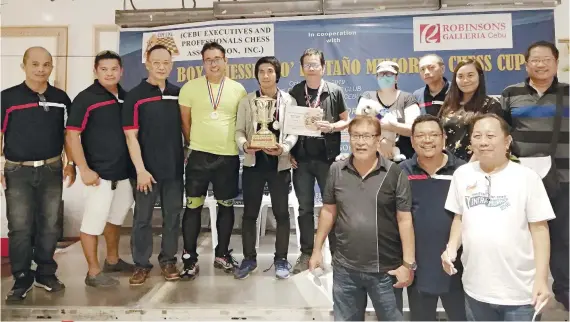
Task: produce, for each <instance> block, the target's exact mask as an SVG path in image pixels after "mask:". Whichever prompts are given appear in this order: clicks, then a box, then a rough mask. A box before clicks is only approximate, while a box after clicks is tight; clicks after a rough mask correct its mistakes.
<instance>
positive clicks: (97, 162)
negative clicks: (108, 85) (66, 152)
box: [67, 80, 133, 181]
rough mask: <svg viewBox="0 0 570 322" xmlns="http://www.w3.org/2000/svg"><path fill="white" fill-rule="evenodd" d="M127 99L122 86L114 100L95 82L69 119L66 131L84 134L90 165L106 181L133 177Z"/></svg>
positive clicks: (77, 100) (78, 98)
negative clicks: (125, 126) (126, 126)
mask: <svg viewBox="0 0 570 322" xmlns="http://www.w3.org/2000/svg"><path fill="white" fill-rule="evenodd" d="M124 98H125V91H124V90H123V89H122V88H121V87H120V86H119V93H118V97H115V95H114V94H112V93H111V92H109V91H108V90H106V89H105V88H104V87H103V86H102V85H101V84H100V83H99V81H97V80H95V82H94V83H93V84H92V85H91V86H89V87H87V88H86V89H85V90H83V91H82V92H80V93H79V94H77V96H76V97H75V99H74V100H73V103H72V105H71V109H70V112H69V117H68V118H67V130H68V131H78V132H81V144H82V146H83V152H84V154H85V159H86V161H87V165H88V166H89V168H90V169H91V170H93V171H95V172H97V174H98V175H99V176H100V177H101V178H102V179H105V180H111V181H115V180H124V179H127V178H129V174H133V173H132V164H131V159H130V156H129V150H128V148H127V142H126V139H125V132H123V126H122V120H121V108H122V105H123V100H124Z"/></svg>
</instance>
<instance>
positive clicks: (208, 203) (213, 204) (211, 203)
mask: <svg viewBox="0 0 570 322" xmlns="http://www.w3.org/2000/svg"><path fill="white" fill-rule="evenodd" d="M204 208H208V210H209V211H210V230H211V232H212V248H213V251H214V253H216V246H218V229H217V228H216V220H217V218H218V211H217V210H218V209H217V208H218V202H217V201H216V198H214V195H213V194H209V193H208V194H207V196H206V199H205V200H204Z"/></svg>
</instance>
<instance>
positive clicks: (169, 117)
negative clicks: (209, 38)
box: [122, 45, 184, 286]
mask: <svg viewBox="0 0 570 322" xmlns="http://www.w3.org/2000/svg"><path fill="white" fill-rule="evenodd" d="M145 56H146V57H145V58H146V62H145V67H146V69H147V70H148V78H146V79H143V80H142V81H141V82H140V83H139V84H138V85H137V86H135V87H134V88H133V89H131V90H130V91H129V92H128V93H127V95H126V97H125V103H124V104H123V110H122V112H123V113H122V119H123V130H124V131H125V136H126V138H127V146H128V148H129V154H130V156H131V160H132V162H133V164H134V166H135V169H136V180H134V181H135V182H136V183H135V187H136V188H135V189H136V191H135V213H134V221H133V230H132V234H131V250H132V253H133V261H134V262H135V272H134V273H133V275H132V276H131V278H130V279H129V284H130V285H133V286H134V285H142V284H144V283H145V281H146V279H147V278H148V276H149V274H150V270H151V269H152V267H153V265H152V264H151V263H150V257H151V256H152V253H153V252H152V247H153V246H152V245H153V237H152V216H153V211H154V205H155V202H156V199H157V198H158V196H160V206H161V208H162V209H161V210H162V240H161V243H160V253H159V254H158V263H159V265H160V270H161V274H162V276H163V277H164V279H165V280H167V281H175V280H178V279H179V278H180V277H179V271H178V268H177V267H176V263H177V259H176V253H177V252H178V237H179V236H180V233H179V232H180V213H181V212H182V198H183V197H182V196H183V175H184V172H183V171H184V152H183V145H182V124H181V121H180V109H179V107H178V93H179V92H180V88H179V87H178V86H176V85H174V84H172V83H170V82H169V81H168V76H169V75H170V72H171V71H172V54H171V52H170V50H168V48H166V47H165V46H163V45H154V46H152V47H151V48H149V49H148V50H147V52H146V53H145Z"/></svg>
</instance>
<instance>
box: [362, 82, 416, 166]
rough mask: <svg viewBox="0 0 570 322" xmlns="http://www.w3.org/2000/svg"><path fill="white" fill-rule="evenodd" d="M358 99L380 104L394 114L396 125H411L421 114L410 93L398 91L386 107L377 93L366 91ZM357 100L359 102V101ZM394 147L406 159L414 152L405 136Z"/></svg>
mask: <svg viewBox="0 0 570 322" xmlns="http://www.w3.org/2000/svg"><path fill="white" fill-rule="evenodd" d="M360 98H367V99H370V100H373V101H376V102H378V103H380V105H382V106H384V107H385V108H387V109H388V110H389V111H390V112H391V113H393V114H395V115H396V117H397V118H398V123H405V124H412V123H414V120H415V119H416V118H417V117H418V116H419V115H420V114H421V110H420V107H419V106H418V103H417V101H416V99H415V98H414V96H413V95H412V94H410V93H407V92H403V91H400V94H398V97H397V98H396V101H394V103H392V104H391V105H386V104H385V103H384V102H382V101H381V100H380V97H379V96H378V93H377V92H376V91H366V92H364V93H362V95H361V96H360ZM360 98H359V100H360ZM396 146H397V147H398V148H400V152H401V153H402V154H403V155H405V156H406V158H408V159H409V158H411V157H412V156H413V155H414V153H415V151H414V149H413V148H412V142H411V141H410V138H409V137H407V136H400V137H399V138H398V142H396Z"/></svg>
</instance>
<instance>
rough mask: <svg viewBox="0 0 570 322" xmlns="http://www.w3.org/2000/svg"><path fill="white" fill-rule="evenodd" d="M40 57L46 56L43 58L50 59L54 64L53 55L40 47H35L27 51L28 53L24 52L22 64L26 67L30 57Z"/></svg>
mask: <svg viewBox="0 0 570 322" xmlns="http://www.w3.org/2000/svg"><path fill="white" fill-rule="evenodd" d="M40 55H41V56H44V57H42V58H45V56H47V57H49V60H51V61H52V62H53V57H52V56H51V53H50V52H49V51H48V50H47V49H45V48H44V47H40V46H34V47H30V48H28V49H26V51H25V52H24V59H23V60H22V62H23V63H24V65H25V64H26V62H27V61H28V59H29V58H30V56H40Z"/></svg>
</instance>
